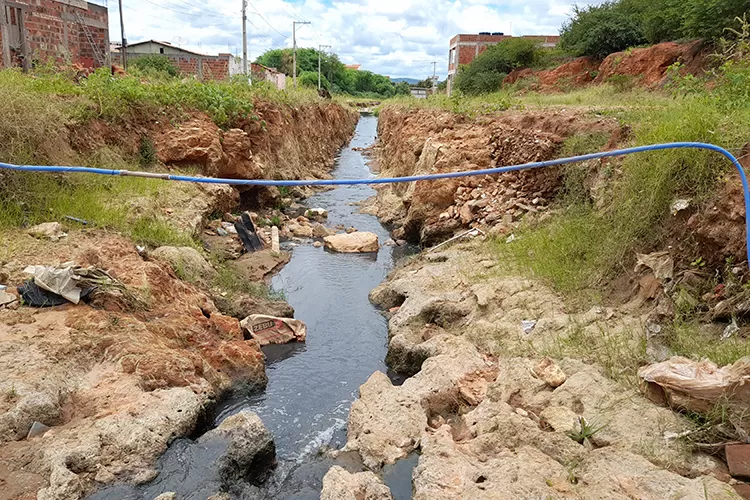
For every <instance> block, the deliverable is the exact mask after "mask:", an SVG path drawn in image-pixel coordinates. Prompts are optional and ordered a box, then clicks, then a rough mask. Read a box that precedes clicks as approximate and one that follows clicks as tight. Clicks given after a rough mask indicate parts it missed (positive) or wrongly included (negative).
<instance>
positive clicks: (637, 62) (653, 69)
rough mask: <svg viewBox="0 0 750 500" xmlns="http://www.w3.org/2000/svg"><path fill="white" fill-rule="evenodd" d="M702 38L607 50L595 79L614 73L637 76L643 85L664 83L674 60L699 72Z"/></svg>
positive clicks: (701, 64) (702, 55) (700, 69)
mask: <svg viewBox="0 0 750 500" xmlns="http://www.w3.org/2000/svg"><path fill="white" fill-rule="evenodd" d="M701 48H702V42H700V41H695V42H690V43H687V44H678V43H674V42H664V43H660V44H657V45H652V46H651V47H645V48H641V49H632V50H627V51H624V52H617V53H614V54H610V55H609V56H607V57H606V59H604V61H602V64H601V66H599V74H598V75H597V77H596V78H595V79H594V82H595V83H603V82H606V81H607V80H608V79H610V78H611V77H612V76H615V75H627V76H632V77H634V78H637V79H639V83H640V84H641V85H643V86H646V87H652V86H658V85H661V84H663V83H664V81H665V79H666V77H667V69H668V68H669V67H670V66H671V65H673V64H674V63H676V62H679V63H682V64H683V65H684V66H685V69H686V71H690V72H691V73H698V72H700V71H702V68H703V66H704V63H705V53H704V52H703V51H702V50H701Z"/></svg>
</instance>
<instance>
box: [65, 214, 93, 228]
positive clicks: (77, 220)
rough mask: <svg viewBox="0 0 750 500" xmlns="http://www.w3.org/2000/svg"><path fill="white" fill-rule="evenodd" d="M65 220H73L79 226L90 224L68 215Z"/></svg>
mask: <svg viewBox="0 0 750 500" xmlns="http://www.w3.org/2000/svg"><path fill="white" fill-rule="evenodd" d="M65 218H66V219H68V220H72V221H73V222H78V223H79V224H83V225H84V226H87V225H88V224H89V222H88V221H86V220H83V219H79V218H78V217H73V216H72V215H66V216H65Z"/></svg>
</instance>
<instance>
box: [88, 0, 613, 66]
mask: <svg viewBox="0 0 750 500" xmlns="http://www.w3.org/2000/svg"><path fill="white" fill-rule="evenodd" d="M95 1H97V3H100V2H105V1H106V2H107V5H108V8H109V26H110V31H109V36H110V39H111V40H112V41H113V42H114V41H118V40H119V39H120V17H119V11H118V4H117V1H115V0H95ZM599 1H600V0H578V1H577V2H573V1H567V0H526V1H518V0H456V1H449V0H348V1H343V2H337V1H321V0H297V1H291V0H288V1H283V0H263V1H261V0H253V1H252V3H250V2H248V6H247V12H248V15H247V19H248V24H247V29H248V58H249V59H250V60H255V58H256V57H257V56H258V55H260V54H261V53H263V52H265V51H266V50H268V49H271V48H283V47H291V46H292V35H291V33H292V21H309V22H310V23H311V24H307V25H299V26H298V27H297V46H298V47H315V48H317V47H319V46H320V45H330V46H331V48H330V49H327V50H331V51H333V52H335V53H337V54H338V55H339V57H340V58H341V60H342V61H343V62H344V63H345V64H361V65H362V68H361V69H366V70H370V71H373V72H376V73H380V74H382V75H387V76H390V77H393V78H395V77H411V78H419V79H423V78H425V77H427V76H431V75H432V69H433V66H432V62H433V61H435V62H436V63H437V67H436V71H437V74H438V76H440V79H441V80H442V79H444V78H445V76H446V74H447V72H448V45H449V40H450V39H451V38H452V37H453V36H454V35H456V34H459V33H478V32H480V31H490V32H504V33H506V34H509V33H510V34H513V35H515V36H519V35H556V34H558V32H559V30H560V26H561V25H562V23H563V22H565V21H566V19H568V16H569V14H570V12H571V9H572V7H573V5H574V4H578V5H579V6H582V5H587V4H592V3H599ZM122 2H123V14H124V15H123V17H124V21H125V34H126V36H127V40H128V43H134V42H138V41H142V40H149V39H154V40H163V41H167V42H170V43H172V44H175V45H179V46H180V47H183V48H186V49H189V50H194V51H196V52H201V53H204V54H212V55H213V54H218V53H220V52H222V53H226V52H231V53H232V54H237V55H241V54H242V15H241V11H242V0H122Z"/></svg>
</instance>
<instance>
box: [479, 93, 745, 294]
mask: <svg viewBox="0 0 750 500" xmlns="http://www.w3.org/2000/svg"><path fill="white" fill-rule="evenodd" d="M609 92H610V91H607V90H603V89H602V87H594V88H593V90H589V89H587V90H585V91H580V92H578V93H576V94H577V95H578V96H582V95H587V96H591V95H594V96H599V97H601V96H604V95H610V94H609ZM563 98H565V99H569V98H570V96H563V97H560V96H558V95H553V96H551V97H550V99H553V100H562V99H563ZM545 99H547V98H545ZM646 101H648V102H651V103H652V105H651V106H643V104H644V103H643V102H638V104H639V106H638V107H633V108H629V109H624V110H621V111H619V112H618V115H619V116H620V119H621V120H622V121H623V122H624V123H625V124H627V125H629V126H630V127H631V129H632V137H631V141H630V144H628V145H646V144H657V143H666V142H677V141H696V142H710V143H714V144H718V145H721V146H724V147H727V148H729V149H730V150H735V151H736V150H737V149H738V148H739V147H740V146H741V145H742V144H744V141H745V140H746V138H747V137H748V136H750V106H748V105H744V106H732V107H729V108H727V107H723V106H718V105H717V104H716V102H715V100H714V99H708V98H706V97H705V96H701V95H697V96H686V97H681V98H677V99H674V98H671V97H668V96H666V95H663V94H662V95H661V96H660V97H657V95H656V94H654V95H652V96H651V97H649V98H648V99H647V100H646ZM601 103H602V101H598V102H597V104H601ZM654 103H658V105H655V104H654ZM610 104H611V105H616V104H615V103H612V102H610ZM600 144H601V138H596V137H588V138H587V137H579V138H573V139H570V140H569V142H566V144H565V145H564V147H563V151H562V152H561V153H560V154H561V155H562V154H574V153H577V152H583V151H584V150H587V149H588V150H589V151H587V152H591V150H593V149H594V148H596V147H597V146H598V145H600ZM596 168H599V169H600V170H601V172H602V173H603V174H607V175H608V176H609V177H610V178H609V180H608V189H609V190H610V193H609V194H610V196H611V202H608V203H606V206H605V207H603V208H602V209H600V210H596V209H594V207H593V206H592V205H593V204H592V202H591V200H590V199H588V197H587V196H585V195H584V196H582V193H583V194H585V193H586V192H587V188H586V187H585V186H584V181H585V179H586V177H587V176H588V175H589V173H590V172H592V171H593V170H594V169H596ZM731 168H732V167H731V165H730V164H729V162H728V161H727V160H726V159H725V158H723V157H721V156H720V155H718V154H713V153H709V152H703V151H698V150H687V149H681V150H668V151H662V152H653V153H642V154H638V155H630V156H627V157H624V158H622V159H619V160H612V161H608V162H605V163H603V164H602V165H601V166H598V165H597V164H592V163H588V164H585V165H583V164H582V165H578V166H573V167H569V168H568V169H567V170H566V178H565V187H564V190H563V192H564V193H568V194H571V193H572V194H573V196H570V197H567V198H566V197H562V198H561V200H558V208H559V209H560V211H559V214H558V215H557V216H555V217H552V219H551V220H550V221H548V222H546V223H545V224H541V225H539V224H537V225H530V224H527V225H525V226H524V227H522V228H521V230H520V231H519V232H518V233H517V234H516V236H517V238H516V240H515V241H514V242H512V243H510V244H505V243H504V240H503V241H502V242H497V243H495V244H494V249H495V250H496V252H497V253H498V254H500V256H501V257H503V258H510V259H511V261H513V262H515V263H516V264H518V265H519V266H520V267H521V268H522V269H527V270H531V271H532V272H533V273H534V274H535V275H537V276H540V277H543V278H546V279H548V280H550V281H551V282H552V284H553V285H555V287H556V288H557V289H559V290H561V291H565V292H574V291H576V290H580V289H583V288H586V287H590V286H596V285H599V284H601V283H602V281H603V280H606V279H608V278H611V277H612V276H613V274H615V273H618V272H620V271H621V270H622V268H623V266H624V267H626V268H628V267H630V265H631V264H632V262H633V256H634V252H635V251H637V250H643V249H648V248H649V247H650V246H652V245H655V244H658V242H659V241H660V238H662V237H664V236H665V232H664V231H663V230H662V226H663V222H664V221H665V220H666V218H668V216H669V206H670V205H671V203H672V202H673V201H674V200H675V199H676V198H679V197H688V198H691V199H692V200H693V203H694V204H695V205H698V204H700V203H701V202H702V201H705V200H706V199H707V197H708V196H710V194H711V193H712V192H713V189H714V187H715V186H716V183H717V181H718V180H719V179H721V178H722V177H723V176H724V175H726V173H727V172H729V171H731Z"/></svg>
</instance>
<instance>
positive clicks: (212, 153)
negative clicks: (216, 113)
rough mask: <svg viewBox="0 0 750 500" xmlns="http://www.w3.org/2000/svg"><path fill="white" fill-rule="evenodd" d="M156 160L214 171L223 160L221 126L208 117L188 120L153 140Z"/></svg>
mask: <svg viewBox="0 0 750 500" xmlns="http://www.w3.org/2000/svg"><path fill="white" fill-rule="evenodd" d="M154 146H155V147H156V154H157V157H158V158H159V161H160V162H162V163H164V164H166V165H199V166H201V167H203V172H204V173H205V174H206V175H216V174H218V172H219V167H220V166H221V165H222V164H223V163H224V151H223V150H222V147H221V130H220V129H219V127H217V126H216V124H215V123H214V122H212V121H211V120H210V119H208V117H197V118H193V119H192V120H189V121H187V122H185V123H183V124H182V125H180V126H179V128H175V129H173V130H171V131H170V132H169V133H167V134H162V135H160V136H157V137H156V138H155V140H154Z"/></svg>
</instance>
